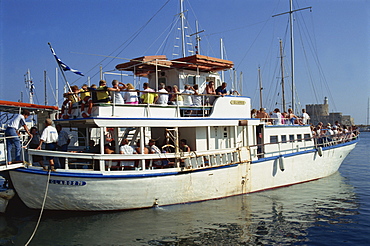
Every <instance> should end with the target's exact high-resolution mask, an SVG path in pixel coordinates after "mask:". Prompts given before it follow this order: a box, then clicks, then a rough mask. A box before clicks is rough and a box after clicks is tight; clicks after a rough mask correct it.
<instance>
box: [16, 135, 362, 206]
mask: <svg viewBox="0 0 370 246" xmlns="http://www.w3.org/2000/svg"><path fill="white" fill-rule="evenodd" d="M356 143H357V141H354V142H351V143H345V144H341V145H338V146H333V147H327V148H324V149H323V156H322V157H320V156H319V155H318V153H317V151H314V150H312V151H304V152H297V153H293V154H287V155H284V156H283V158H284V160H283V161H284V171H282V170H281V168H280V166H279V157H277V158H275V157H274V158H266V159H261V160H259V161H255V162H253V163H249V162H246V163H239V164H234V165H225V166H218V167H209V168H204V169H196V170H190V171H184V172H182V171H179V170H177V169H172V170H169V169H158V170H147V171H144V172H143V171H117V172H115V173H114V175H112V172H97V171H90V172H89V171H85V172H83V171H77V170H75V171H73V170H68V171H60V172H52V173H51V175H50V181H49V186H48V190H47V191H46V185H47V180H48V173H47V172H45V171H42V170H39V169H31V168H29V169H19V170H12V171H10V176H11V179H12V181H13V184H14V187H15V189H16V191H17V193H18V195H19V197H20V198H21V200H22V201H23V202H24V203H25V204H26V205H27V206H28V207H30V208H34V209H40V208H41V207H42V202H43V198H44V195H45V192H47V199H46V203H45V209H49V210H80V211H107V210H125V209H137V208H148V207H153V206H157V205H159V206H162V205H171V204H179V203H188V202H196V201H202V200H209V199H218V198H223V197H228V196H233V195H240V194H245V193H249V192H256V191H261V190H265V189H272V188H277V187H282V186H287V185H292V184H295V183H301V182H306V181H310V180H315V179H319V178H322V177H326V176H329V175H331V174H333V173H335V172H336V171H337V170H338V169H339V167H340V165H341V163H342V162H343V160H344V158H345V157H346V156H347V155H348V154H349V152H350V151H351V150H352V149H353V148H354V147H355V145H356Z"/></svg>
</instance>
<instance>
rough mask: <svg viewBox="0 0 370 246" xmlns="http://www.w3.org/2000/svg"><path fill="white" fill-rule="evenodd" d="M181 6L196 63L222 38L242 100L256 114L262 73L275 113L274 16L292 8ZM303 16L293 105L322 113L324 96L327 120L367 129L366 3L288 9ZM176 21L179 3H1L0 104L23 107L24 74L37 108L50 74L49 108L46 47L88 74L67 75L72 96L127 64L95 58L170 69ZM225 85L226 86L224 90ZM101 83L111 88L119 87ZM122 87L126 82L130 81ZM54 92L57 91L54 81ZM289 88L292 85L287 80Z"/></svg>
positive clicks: (270, 4)
mask: <svg viewBox="0 0 370 246" xmlns="http://www.w3.org/2000/svg"><path fill="white" fill-rule="evenodd" d="M184 2H185V10H187V11H186V16H187V20H188V21H189V29H188V30H189V33H193V32H195V20H198V22H199V26H200V29H201V30H205V31H204V32H203V33H202V34H201V38H202V41H201V54H203V55H209V56H214V57H220V51H219V50H220V48H219V43H220V39H221V38H222V39H223V41H224V44H225V51H226V54H225V55H226V58H227V59H228V60H232V61H233V62H234V63H235V68H236V70H237V74H239V73H240V72H242V73H243V94H244V95H247V96H250V97H251V98H252V100H253V107H255V108H257V107H259V98H258V77H257V76H258V75H257V74H258V72H257V69H258V67H259V66H260V67H261V73H262V81H263V87H264V106H265V107H267V108H268V110H271V109H273V108H275V107H281V105H280V100H281V99H280V98H279V96H280V95H281V92H280V91H279V79H278V78H279V77H280V76H281V75H280V74H279V70H278V67H279V58H278V56H279V39H282V40H283V42H284V49H285V54H284V58H285V64H286V73H285V76H289V73H290V68H289V66H288V65H289V56H290V53H289V44H288V41H289V38H288V36H287V24H288V15H283V16H278V17H274V18H272V17H271V16H272V15H274V14H278V13H282V12H286V11H288V10H289V1H288V0H230V1H225V0H224V1H221V0H185V1H184ZM309 6H311V7H312V12H311V11H310V10H303V11H300V12H297V13H296V15H295V21H294V25H295V26H296V29H295V43H296V55H295V60H296V71H295V84H296V90H297V92H298V96H297V98H296V100H299V102H300V103H301V105H302V106H304V105H306V104H316V103H322V102H323V100H324V97H325V96H327V97H328V98H329V104H330V112H342V113H343V114H345V115H351V116H353V117H354V118H355V123H356V124H361V123H366V121H367V118H366V116H367V115H366V110H367V102H368V98H369V97H370V86H369V82H370V81H369V80H370V69H369V65H370V1H367V0H312V1H309V0H299V1H294V8H295V9H298V8H304V7H309ZM178 12H179V3H178V0H169V1H167V0H156V1H153V0H107V1H98V0H74V1H71V0H64V1H51V0H28V1H25V0H12V1H10V0H8V1H7V0H2V1H0V18H1V22H0V33H1V48H0V100H9V101H17V100H19V99H20V97H21V91H23V101H25V102H28V100H29V99H28V96H27V92H26V89H25V83H24V74H25V73H26V72H27V69H30V71H31V75H32V78H33V82H34V84H35V86H36V96H35V98H34V100H35V103H39V104H43V103H44V82H43V81H44V71H47V76H48V81H50V82H48V84H47V91H48V104H49V105H55V99H54V96H53V90H55V68H56V67H57V66H56V63H55V60H54V58H53V56H52V54H51V52H50V49H49V47H48V45H47V43H48V42H50V43H51V44H52V45H53V48H54V49H55V51H56V53H57V55H58V56H59V57H60V58H61V60H62V61H63V62H65V63H66V64H67V65H69V66H71V67H72V68H75V69H78V70H80V71H82V72H83V73H85V75H86V76H85V77H80V76H78V75H75V74H73V73H66V75H67V78H68V81H69V82H70V83H71V84H76V85H79V86H80V85H82V84H83V83H86V82H87V78H88V77H90V79H91V83H98V81H99V66H100V65H101V66H102V67H103V70H104V71H111V70H114V67H115V65H117V64H119V63H122V62H125V60H122V59H110V58H104V57H102V56H97V55H103V56H118V57H120V58H136V57H140V56H142V55H156V54H165V55H167V57H168V58H169V59H172V58H173V57H172V55H171V54H172V53H173V52H174V51H175V52H177V51H176V50H174V48H173V47H174V44H176V41H175V34H171V35H169V36H168V38H167V39H166V35H167V33H168V27H169V26H170V24H171V23H172V22H173V21H174V20H176V19H177V17H176V14H177V13H178ZM151 18H152V19H151ZM146 23H147V24H146ZM140 30H141V31H140ZM174 33H175V32H174ZM133 37H135V38H134V39H133ZM165 40H166V41H165ZM191 41H192V42H193V43H194V40H191ZM160 47H161V48H160ZM88 54H96V55H88ZM228 78H229V77H228V75H227V76H226V79H225V80H226V82H230V80H229V79H228ZM106 79H107V80H108V82H109V81H110V80H112V79H116V77H113V76H111V77H109V76H107V77H106ZM119 79H120V78H119ZM122 80H123V82H125V83H127V82H132V81H131V80H132V77H124V78H123V79H122ZM59 82H60V83H59V87H60V88H61V87H62V79H61V78H60V79H59ZM286 83H290V78H289V77H287V78H286ZM328 89H329V90H328ZM286 90H290V87H289V86H287V87H286ZM287 93H288V94H290V92H287ZM59 94H61V93H59ZM287 101H288V102H290V101H291V99H290V98H288V99H287ZM59 103H61V101H60V102H59ZM288 104H289V103H288Z"/></svg>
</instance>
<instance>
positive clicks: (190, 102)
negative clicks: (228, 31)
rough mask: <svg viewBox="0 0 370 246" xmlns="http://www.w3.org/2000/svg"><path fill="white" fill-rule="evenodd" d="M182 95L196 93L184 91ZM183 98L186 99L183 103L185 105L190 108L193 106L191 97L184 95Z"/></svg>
mask: <svg viewBox="0 0 370 246" xmlns="http://www.w3.org/2000/svg"><path fill="white" fill-rule="evenodd" d="M181 93H184V94H194V91H192V90H184V91H182V92H181ZM182 96H183V98H184V103H183V105H188V106H190V105H192V104H193V100H192V96H190V95H182Z"/></svg>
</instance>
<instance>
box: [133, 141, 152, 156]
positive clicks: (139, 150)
mask: <svg viewBox="0 0 370 246" xmlns="http://www.w3.org/2000/svg"><path fill="white" fill-rule="evenodd" d="M135 151H136V153H137V154H141V147H140V141H137V142H136V149H135ZM144 154H149V149H148V148H147V147H145V146H144Z"/></svg>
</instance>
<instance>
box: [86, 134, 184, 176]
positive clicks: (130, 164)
mask: <svg viewBox="0 0 370 246" xmlns="http://www.w3.org/2000/svg"><path fill="white" fill-rule="evenodd" d="M108 135H109V134H107V136H108ZM179 144H180V146H179V151H180V152H188V153H189V152H190V151H191V149H190V147H189V145H187V141H186V139H181V140H180V143H179ZM115 147H116V143H115V141H114V140H112V139H110V138H109V137H108V138H106V144H105V145H104V154H121V155H133V154H158V155H165V153H173V152H174V151H175V148H174V146H173V145H171V144H168V143H164V144H163V146H158V145H157V140H155V139H150V140H149V141H148V144H147V145H145V146H144V147H143V148H141V147H140V141H137V142H136V145H135V146H130V145H129V140H128V139H123V140H122V141H121V143H120V145H119V148H118V149H119V152H118V153H117V152H116V150H115V149H116V148H115ZM83 152H85V153H100V145H95V142H94V140H90V141H89V147H88V148H86V150H85V151H83ZM109 165H110V166H112V163H109V161H106V166H109ZM147 165H148V166H149V165H150V166H151V167H155V168H164V167H171V166H173V165H172V164H171V161H170V160H169V159H161V160H152V162H151V163H150V160H148V161H147ZM113 166H119V167H122V169H124V168H126V169H127V168H128V169H132V168H134V167H138V166H139V161H137V160H136V161H134V160H125V161H117V163H114V164H113Z"/></svg>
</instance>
